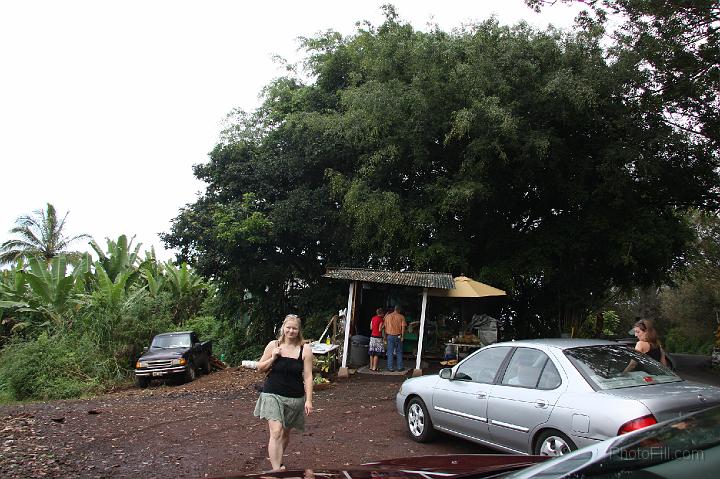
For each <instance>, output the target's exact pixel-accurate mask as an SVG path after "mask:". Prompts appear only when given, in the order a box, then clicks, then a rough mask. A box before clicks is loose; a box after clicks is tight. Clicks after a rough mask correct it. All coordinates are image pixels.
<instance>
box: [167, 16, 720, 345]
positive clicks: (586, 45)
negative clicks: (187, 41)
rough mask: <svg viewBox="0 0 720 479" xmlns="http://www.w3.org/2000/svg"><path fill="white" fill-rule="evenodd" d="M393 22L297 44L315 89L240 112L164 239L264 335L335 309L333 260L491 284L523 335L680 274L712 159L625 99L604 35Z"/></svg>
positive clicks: (283, 94)
mask: <svg viewBox="0 0 720 479" xmlns="http://www.w3.org/2000/svg"><path fill="white" fill-rule="evenodd" d="M386 13H387V19H386V21H385V22H384V23H383V24H382V25H380V26H379V27H377V28H376V27H373V26H370V25H367V24H363V25H361V26H360V27H359V28H358V30H357V32H356V33H355V34H354V35H352V36H350V37H342V36H341V35H339V34H337V33H335V32H327V33H325V34H322V35H319V36H317V37H315V38H309V39H305V40H304V41H303V47H304V48H305V50H306V53H307V55H306V58H305V67H306V69H307V71H306V73H307V76H306V77H305V78H307V77H309V78H311V79H312V80H311V81H303V80H302V79H301V78H300V77H287V78H281V79H279V80H277V81H275V82H273V83H272V84H270V85H269V86H268V87H267V88H266V90H265V101H264V104H263V106H262V107H261V108H260V109H258V110H257V111H256V112H254V113H252V114H244V113H242V112H239V113H237V115H236V116H235V121H234V122H233V123H232V125H231V127H230V128H228V129H227V130H226V131H225V132H224V137H223V138H224V141H223V142H222V143H220V144H219V145H217V147H216V148H215V149H214V150H213V151H212V153H211V154H210V161H209V163H207V164H203V165H198V166H196V167H195V174H196V176H197V177H198V178H200V179H202V180H204V181H205V182H207V184H208V187H207V190H206V192H205V194H204V195H202V196H201V197H200V198H199V199H198V200H197V201H196V202H195V203H194V204H191V205H188V206H187V207H186V208H184V209H183V210H182V211H181V214H180V215H179V216H178V217H177V218H176V219H175V221H174V223H173V226H172V230H171V232H170V233H169V234H167V235H165V241H166V243H167V244H168V246H172V247H177V248H179V249H180V250H181V252H182V256H183V257H184V258H183V259H186V260H189V261H191V262H192V263H193V264H195V265H196V266H197V267H198V269H199V271H200V272H201V273H203V274H206V275H208V276H212V277H216V278H218V279H219V280H220V282H221V287H222V288H223V289H222V290H221V291H222V292H223V294H224V295H225V297H226V298H234V299H233V301H234V302H233V304H236V305H239V304H241V303H245V304H249V307H250V308H251V312H254V313H255V314H257V315H258V317H257V319H258V324H259V325H260V327H261V329H259V334H260V333H262V334H268V331H269V329H270V327H271V325H272V318H273V317H276V316H273V315H276V314H279V313H281V312H282V311H283V310H284V309H286V308H287V307H295V306H297V305H298V304H305V305H306V307H307V308H308V309H312V308H314V307H318V306H319V305H324V306H328V304H327V303H326V304H323V302H322V301H327V300H328V299H327V298H325V297H322V295H321V294H320V293H319V291H322V290H327V285H328V283H327V282H323V281H319V277H320V275H321V273H322V272H323V268H324V266H325V265H329V264H336V265H337V264H345V265H352V266H368V267H382V268H392V269H414V270H435V271H449V272H452V273H455V274H458V273H465V274H467V275H470V276H475V277H477V278H479V279H482V280H486V281H490V282H492V283H493V284H496V285H498V286H500V287H504V288H505V289H507V290H509V291H510V300H509V301H510V302H509V305H508V313H510V314H508V316H511V317H514V318H516V319H517V320H518V321H515V322H514V323H509V324H508V326H509V327H510V328H516V329H518V331H517V334H519V335H533V334H547V333H550V332H557V329H558V327H560V328H561V329H567V328H569V324H570V323H573V322H577V321H579V320H580V319H581V318H584V317H585V315H586V312H587V310H588V309H592V308H594V307H596V306H597V305H598V304H600V303H602V301H603V300H604V294H605V292H606V291H607V290H608V289H609V287H610V286H615V287H618V288H626V287H627V288H629V287H630V286H632V285H635V284H652V283H654V282H658V281H661V280H662V279H663V278H664V277H665V276H666V275H667V274H668V273H669V272H670V271H671V270H672V269H673V268H675V267H677V266H678V264H679V263H680V262H681V259H682V252H683V251H684V247H685V245H686V244H687V242H688V241H690V240H691V239H692V232H691V230H690V228H689V227H688V226H687V224H686V222H685V221H684V220H683V217H682V215H681V214H679V212H678V208H679V207H682V208H684V207H686V206H687V205H696V206H698V207H705V206H706V205H707V196H708V191H711V190H712V189H713V188H715V187H716V186H717V183H718V179H717V175H716V173H715V172H714V170H713V167H714V163H713V158H712V155H710V154H709V153H708V150H707V148H705V147H704V146H703V145H699V144H698V143H696V142H693V141H690V140H688V137H687V136H686V135H685V134H684V132H682V131H680V130H678V129H676V128H673V127H672V126H671V125H669V124H668V123H667V122H666V121H664V120H665V118H664V117H663V114H662V112H660V111H656V110H648V109H646V108H643V107H642V105H641V104H639V103H638V102H633V101H628V94H629V90H628V89H629V85H633V84H635V83H636V82H637V81H638V78H639V76H642V75H643V74H644V73H643V72H642V71H641V70H640V69H639V68H638V67H637V65H635V64H631V63H627V62H615V63H608V62H607V61H606V59H605V52H604V51H603V49H602V48H601V46H600V42H599V40H600V35H601V31H599V30H592V29H588V30H585V31H580V32H578V33H572V34H571V33H563V32H559V31H555V30H548V31H536V30H534V29H532V28H530V27H529V26H527V25H524V24H520V25H517V26H515V27H506V26H501V25H499V24H498V23H497V22H496V21H494V20H490V21H487V22H484V23H480V24H477V25H473V26H469V27H465V28H464V29H461V30H457V31H454V32H452V33H447V32H443V31H440V30H438V29H434V30H432V31H429V32H420V31H416V30H414V29H413V28H412V27H411V26H410V25H408V24H406V23H404V22H402V21H400V20H399V19H398V17H397V15H396V13H395V12H394V10H393V9H392V7H387V12H386ZM324 288H325V289H324ZM246 292H249V293H250V294H249V295H248V297H244V296H243V295H245V294H246ZM329 293H332V291H329ZM310 295H314V299H313V301H310V302H308V301H306V298H308V297H309V296H310ZM330 297H331V296H330ZM248 298H250V301H248ZM341 303H342V302H341V301H340V302H338V303H337V304H341ZM329 306H330V307H331V308H332V307H335V306H336V304H334V303H333V304H331V305H329ZM268 322H270V323H269V325H268Z"/></svg>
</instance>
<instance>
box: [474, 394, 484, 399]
mask: <svg viewBox="0 0 720 479" xmlns="http://www.w3.org/2000/svg"><path fill="white" fill-rule="evenodd" d="M476 397H477V398H478V399H486V398H487V394H485V393H477V396H476Z"/></svg>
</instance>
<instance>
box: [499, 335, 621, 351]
mask: <svg viewBox="0 0 720 479" xmlns="http://www.w3.org/2000/svg"><path fill="white" fill-rule="evenodd" d="M496 345H497V346H500V345H502V346H513V347H520V346H548V347H552V348H558V349H570V348H579V347H582V346H622V345H621V344H619V343H617V342H615V341H606V340H604V339H579V338H543V339H521V340H518V341H506V342H503V343H497V344H496ZM493 346H495V345H493Z"/></svg>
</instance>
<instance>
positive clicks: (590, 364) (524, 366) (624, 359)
mask: <svg viewBox="0 0 720 479" xmlns="http://www.w3.org/2000/svg"><path fill="white" fill-rule="evenodd" d="M716 404H720V388H717V387H714V386H706V385H701V384H696V383H691V382H688V381H684V380H682V379H681V378H680V377H678V376H677V375H675V373H673V372H672V371H671V370H670V369H668V368H666V367H664V366H663V365H662V364H660V363H659V362H657V361H655V360H653V359H651V358H649V357H648V356H646V355H643V354H641V353H638V352H637V351H635V350H633V349H630V348H627V347H626V346H623V345H619V344H618V343H615V342H610V341H596V340H582V339H538V340H527V341H513V342H507V343H498V344H493V345H491V346H487V347H485V348H483V349H480V350H478V351H476V352H475V353H473V354H471V355H469V356H468V357H467V358H465V359H464V360H463V361H461V362H460V363H459V364H457V365H456V366H455V367H453V368H452V369H450V368H448V369H443V370H441V371H440V374H439V375H433V376H422V377H418V378H412V379H408V380H407V381H405V382H404V383H403V384H402V386H401V388H400V391H399V392H398V394H397V398H396V406H397V410H398V412H399V413H400V414H401V415H402V416H404V417H405V422H406V424H407V429H408V432H409V433H410V436H411V437H412V438H413V439H414V440H416V441H418V442H425V441H428V440H430V439H431V438H432V436H433V435H434V433H435V431H436V430H440V431H443V432H446V433H448V434H452V435H455V436H458V437H461V438H464V439H468V440H470V441H474V442H477V443H480V444H483V445H485V446H489V447H492V448H495V449H499V450H503V451H508V452H513V453H521V454H539V455H553V456H557V455H562V454H565V453H567V452H569V451H572V450H575V449H577V448H578V447H583V446H587V445H591V444H596V443H597V442H599V441H602V440H605V439H607V438H609V437H613V436H618V435H620V434H624V433H626V432H631V431H634V430H637V429H640V428H643V427H646V426H649V425H652V424H655V423H657V422H661V421H664V420H666V419H670V418H674V417H677V416H679V415H682V414H686V413H689V412H692V411H697V410H700V409H704V408H707V407H710V406H712V405H716Z"/></svg>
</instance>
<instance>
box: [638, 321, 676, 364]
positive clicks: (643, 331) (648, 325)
mask: <svg viewBox="0 0 720 479" xmlns="http://www.w3.org/2000/svg"><path fill="white" fill-rule="evenodd" d="M633 333H634V334H635V337H636V338H637V339H638V340H637V343H635V350H636V351H639V352H641V353H643V354H647V355H648V356H650V357H651V358H653V359H654V360H655V361H659V362H661V363H663V364H664V365H665V366H667V364H668V363H667V359H666V358H665V351H663V349H662V347H661V346H660V341H659V340H658V335H657V331H655V326H654V325H653V322H652V321H651V320H649V319H641V320H639V321H637V322H636V323H635V325H634V326H633Z"/></svg>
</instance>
